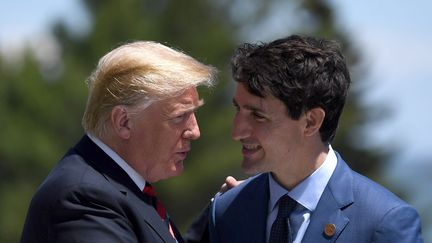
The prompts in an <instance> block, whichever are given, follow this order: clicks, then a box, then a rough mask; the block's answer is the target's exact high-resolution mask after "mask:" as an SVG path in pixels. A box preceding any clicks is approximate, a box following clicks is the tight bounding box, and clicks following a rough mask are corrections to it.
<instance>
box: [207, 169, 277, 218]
mask: <svg viewBox="0 0 432 243" xmlns="http://www.w3.org/2000/svg"><path fill="white" fill-rule="evenodd" d="M264 193H268V174H267V173H262V174H258V175H255V176H252V177H250V178H248V179H246V180H245V181H243V182H242V183H241V184H240V185H238V186H236V187H234V188H232V189H230V190H228V191H226V192H225V193H222V194H217V195H216V197H215V198H214V200H213V203H212V207H213V209H214V210H217V211H221V210H222V211H223V210H225V209H226V208H228V207H229V206H231V205H233V204H242V203H244V202H245V201H250V200H253V198H254V197H256V195H258V194H259V195H262V194H264Z"/></svg>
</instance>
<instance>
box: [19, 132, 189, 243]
mask: <svg viewBox="0 0 432 243" xmlns="http://www.w3.org/2000/svg"><path fill="white" fill-rule="evenodd" d="M147 201H148V200H147V199H146V198H145V196H143V193H142V192H141V191H140V190H139V188H138V187H137V186H136V185H135V184H134V182H133V181H132V180H131V179H130V177H129V176H128V175H127V174H126V172H124V170H123V169H121V168H120V167H119V166H118V165H117V164H116V163H115V162H114V161H113V160H112V159H111V158H110V157H109V156H108V155H107V154H105V153H104V152H103V151H102V150H101V149H100V148H99V147H98V146H97V145H96V144H94V143H93V142H92V141H91V140H90V139H89V138H88V137H87V136H84V137H83V138H82V139H81V141H80V142H79V143H78V144H77V145H76V146H75V147H74V148H72V149H71V150H70V151H69V152H68V153H67V154H66V155H65V157H64V158H63V159H62V160H61V161H60V162H59V163H58V164H57V165H56V167H55V168H54V169H53V170H52V171H51V173H50V174H49V175H48V177H47V178H46V179H45V181H44V182H43V183H42V185H41V186H40V187H39V189H38V191H37V192H36V194H35V195H34V197H33V199H32V202H31V204H30V208H29V211H28V214H27V219H26V222H25V225H24V230H23V234H22V238H21V242H23V243H27V242H40V243H42V242H43V243H47V242H62V243H67V242H89V243H94V242H116V243H117V242H143V243H144V242H151V243H153V242H161V243H162V242H171V243H174V242H175V241H174V239H173V238H172V237H171V235H170V233H169V231H168V228H167V226H166V225H165V224H164V223H163V222H162V220H161V219H160V217H159V215H158V214H157V212H156V210H155V209H154V208H153V206H151V204H150V203H148V202H147ZM172 225H173V227H174V224H172ZM174 231H175V234H176V238H177V240H178V242H183V239H182V237H181V235H180V234H179V232H178V231H177V229H176V228H175V227H174Z"/></svg>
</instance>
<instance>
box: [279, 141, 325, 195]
mask: <svg viewBox="0 0 432 243" xmlns="http://www.w3.org/2000/svg"><path fill="white" fill-rule="evenodd" d="M328 151H329V148H328V145H327V144H322V143H321V144H320V146H313V147H309V148H307V149H305V150H304V152H301V153H299V156H294V158H292V159H291V160H290V161H289V162H288V163H285V164H286V165H287V166H286V167H285V168H281V169H280V170H278V171H272V175H273V178H274V179H275V180H276V181H277V182H278V183H279V184H280V185H281V186H283V187H284V188H286V189H287V190H289V191H291V190H292V189H293V188H295V187H296V186H297V185H298V184H300V183H301V182H302V181H303V180H304V179H306V178H307V177H308V176H310V175H311V174H312V173H313V172H314V171H315V170H317V169H318V168H319V167H320V166H321V165H322V164H323V163H324V161H325V159H326V158H327V154H328Z"/></svg>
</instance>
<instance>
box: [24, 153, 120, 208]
mask: <svg viewBox="0 0 432 243" xmlns="http://www.w3.org/2000/svg"><path fill="white" fill-rule="evenodd" d="M115 192H116V191H115V190H113V188H112V185H110V183H109V182H108V181H107V179H106V178H105V177H104V176H103V175H102V174H101V173H99V172H98V171H97V170H95V169H94V168H93V167H92V166H90V165H89V164H88V163H86V161H85V160H84V159H83V158H82V157H81V156H79V155H77V154H74V153H69V154H68V155H66V156H65V157H64V158H62V159H61V160H60V161H59V162H58V164H57V165H56V166H55V167H54V168H53V170H52V171H51V172H50V173H49V175H48V176H47V177H46V178H45V180H44V181H43V182H42V184H41V185H40V186H39V188H38V190H37V191H36V193H35V195H34V197H33V199H32V202H31V204H32V205H33V206H34V207H37V208H39V209H40V210H49V211H52V210H59V209H61V208H70V207H74V205H76V204H80V205H82V204H85V202H86V201H88V202H95V201H96V202H101V201H106V202H113V198H114V197H115V195H116V193H115Z"/></svg>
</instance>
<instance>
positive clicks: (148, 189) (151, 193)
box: [143, 182, 156, 197]
mask: <svg viewBox="0 0 432 243" xmlns="http://www.w3.org/2000/svg"><path fill="white" fill-rule="evenodd" d="M143 192H144V194H146V195H148V196H151V197H156V191H155V189H154V188H153V186H152V185H151V184H150V183H148V182H146V185H145V187H144V190H143Z"/></svg>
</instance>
